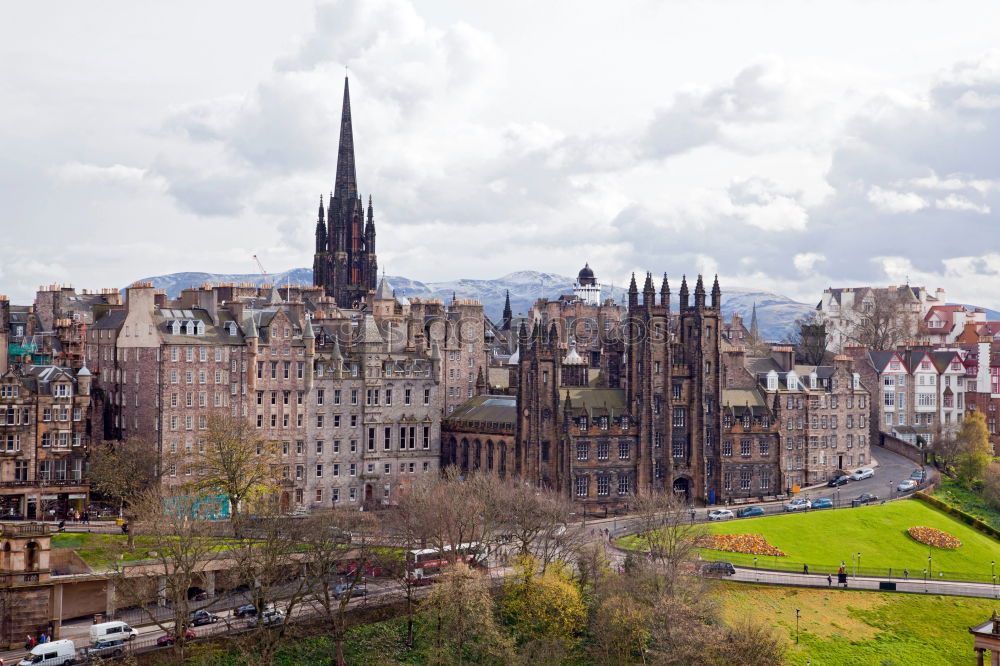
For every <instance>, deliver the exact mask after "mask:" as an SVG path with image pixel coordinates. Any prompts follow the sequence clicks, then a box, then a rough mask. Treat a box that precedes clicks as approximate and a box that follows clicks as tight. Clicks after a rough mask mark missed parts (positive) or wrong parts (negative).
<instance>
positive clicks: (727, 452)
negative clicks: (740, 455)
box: [722, 439, 733, 458]
mask: <svg viewBox="0 0 1000 666" xmlns="http://www.w3.org/2000/svg"><path fill="white" fill-rule="evenodd" d="M722 455H723V456H725V457H727V458H731V457H732V456H733V442H732V440H728V439H727V440H726V441H724V442H723V443H722Z"/></svg>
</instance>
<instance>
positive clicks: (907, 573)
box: [903, 569, 910, 580]
mask: <svg viewBox="0 0 1000 666" xmlns="http://www.w3.org/2000/svg"><path fill="white" fill-rule="evenodd" d="M909 579H910V570H909V569H903V580H909Z"/></svg>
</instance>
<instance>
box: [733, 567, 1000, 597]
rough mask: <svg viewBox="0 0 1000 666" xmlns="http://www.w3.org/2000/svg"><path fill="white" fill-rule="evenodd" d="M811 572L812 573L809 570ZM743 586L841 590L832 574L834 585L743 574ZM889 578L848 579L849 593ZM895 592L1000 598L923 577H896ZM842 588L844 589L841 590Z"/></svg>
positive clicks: (995, 592) (994, 591)
mask: <svg viewBox="0 0 1000 666" xmlns="http://www.w3.org/2000/svg"><path fill="white" fill-rule="evenodd" d="M810 571H811V570H810ZM734 580H735V581H737V582H740V583H760V584H762V585H780V586H782V587H814V588H815V587H818V588H823V587H841V586H838V585H837V576H836V574H834V575H833V580H832V582H830V583H828V582H827V580H826V578H825V577H824V576H816V577H813V576H809V577H808V578H807V577H805V576H798V577H795V578H792V577H789V576H788V575H787V574H780V573H775V572H771V571H763V570H762V571H757V572H755V571H752V570H751V571H746V572H744V571H740V572H739V573H738V577H737V578H735V579H734ZM885 580H886V579H882V578H878V577H875V578H870V579H869V578H854V577H852V576H849V577H848V581H847V589H849V590H884V589H885V588H884V587H883V586H882V585H881V584H882V583H883V582H884V581H885ZM892 582H893V583H894V586H893V587H895V591H896V592H904V593H908V594H924V593H926V594H947V595H952V596H961V597H980V598H992V599H1000V589H998V588H996V587H993V588H989V587H987V588H984V587H983V586H982V585H971V584H969V585H963V584H961V583H945V584H942V583H941V582H940V581H936V580H927V581H925V580H924V579H923V578H919V579H917V578H913V577H911V578H910V579H909V580H905V579H900V578H893V579H892ZM841 589H843V588H842V587H841Z"/></svg>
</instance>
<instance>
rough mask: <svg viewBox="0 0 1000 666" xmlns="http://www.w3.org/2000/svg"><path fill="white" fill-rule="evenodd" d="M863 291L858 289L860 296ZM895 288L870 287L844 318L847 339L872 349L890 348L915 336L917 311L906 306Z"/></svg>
mask: <svg viewBox="0 0 1000 666" xmlns="http://www.w3.org/2000/svg"><path fill="white" fill-rule="evenodd" d="M862 293H863V292H859V295H861V294H862ZM903 293H904V292H902V291H901V290H899V289H871V290H869V291H868V292H866V293H864V295H863V296H861V301H860V302H859V303H857V304H856V309H854V310H850V311H849V315H848V317H847V319H848V321H849V326H848V327H847V331H846V333H845V337H846V338H847V340H848V341H849V342H851V343H853V344H856V345H862V346H864V347H867V348H868V349H872V350H887V349H893V348H895V347H896V345H898V344H900V343H901V342H905V341H906V340H910V339H913V338H915V337H916V336H917V333H918V331H917V324H918V314H919V313H917V312H913V311H911V310H910V309H909V306H908V304H907V303H905V302H904V300H903V298H902V294H903Z"/></svg>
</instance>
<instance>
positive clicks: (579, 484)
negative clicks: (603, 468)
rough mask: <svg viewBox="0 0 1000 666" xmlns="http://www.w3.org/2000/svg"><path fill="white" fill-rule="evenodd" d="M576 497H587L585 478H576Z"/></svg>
mask: <svg viewBox="0 0 1000 666" xmlns="http://www.w3.org/2000/svg"><path fill="white" fill-rule="evenodd" d="M576 496H577V497H586V496H587V477H585V476H578V477H576Z"/></svg>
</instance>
